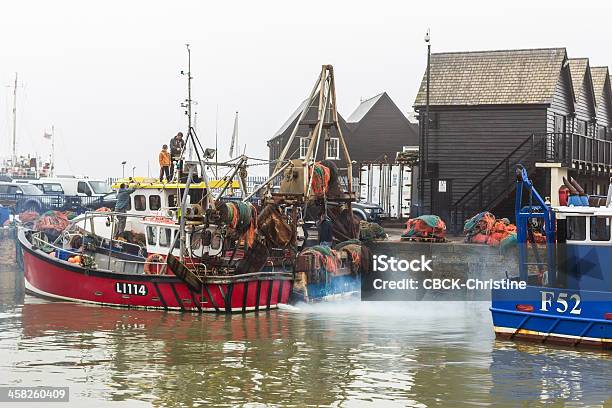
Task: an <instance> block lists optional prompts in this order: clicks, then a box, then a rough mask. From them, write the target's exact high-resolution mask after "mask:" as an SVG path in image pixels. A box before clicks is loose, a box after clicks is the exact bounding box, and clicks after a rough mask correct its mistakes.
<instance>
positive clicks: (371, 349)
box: [0, 292, 612, 407]
mask: <svg viewBox="0 0 612 408" xmlns="http://www.w3.org/2000/svg"><path fill="white" fill-rule="evenodd" d="M3 293H4V292H3ZM3 299H4V300H6V298H3ZM2 303H4V304H5V306H3V307H2V309H1V310H0V356H1V357H2V358H1V359H0V378H2V379H4V380H3V381H2V382H5V383H8V384H24V385H68V386H70V387H71V400H72V401H73V402H78V403H82V402H88V403H93V402H94V401H102V402H107V403H112V402H117V401H124V402H129V405H130V406H132V405H133V403H135V402H137V401H139V402H144V403H145V404H146V405H153V406H167V405H172V406H206V405H212V404H214V405H225V406H235V405H242V404H247V403H259V404H264V405H284V406H299V407H301V406H308V405H310V406H363V405H377V406H385V407H393V406H398V407H399V406H401V407H404V406H415V407H417V406H418V407H425V406H428V407H432V406H440V407H449V406H450V407H458V406H473V405H480V406H493V405H494V406H517V405H519V406H520V405H532V404H536V405H537V404H542V403H545V402H554V401H564V402H568V401H576V405H577V406H580V405H581V404H580V403H578V401H582V403H583V404H582V405H584V406H593V405H603V404H604V403H605V401H608V402H610V390H611V389H612V383H611V379H610V375H609V373H610V372H612V360H611V357H610V355H605V354H598V353H592V352H582V351H580V352H578V351H571V350H563V349H550V348H544V347H539V346H533V345H527V344H514V343H509V342H496V341H495V340H494V339H493V334H492V330H491V326H490V324H491V323H490V317H489V313H488V310H487V307H488V305H487V304H486V303H471V304H470V303H451V302H431V303H425V302H423V303H382V302H379V303H359V302H354V303H343V304H340V305H338V304H336V305H332V304H324V305H314V306H309V305H303V306H301V307H300V308H299V310H297V311H287V310H281V311H273V312H267V313H260V314H259V315H255V314H249V315H210V314H207V315H195V314H180V313H172V312H158V311H139V310H128V309H114V308H107V307H96V306H84V305H78V304H71V303H61V302H47V301H42V300H39V299H36V298H33V297H29V296H27V297H26V298H25V300H24V301H23V302H17V303H14V302H10V301H8V302H7V301H3V302H2ZM7 304H8V305H7ZM96 405H100V404H99V403H97V402H96Z"/></svg>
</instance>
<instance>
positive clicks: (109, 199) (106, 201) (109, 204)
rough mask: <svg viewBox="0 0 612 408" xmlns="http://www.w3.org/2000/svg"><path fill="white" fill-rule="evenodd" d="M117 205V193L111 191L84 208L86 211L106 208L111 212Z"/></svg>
mask: <svg viewBox="0 0 612 408" xmlns="http://www.w3.org/2000/svg"><path fill="white" fill-rule="evenodd" d="M116 204H117V193H116V192H115V191H113V192H112V193H108V194H106V195H104V196H102V197H98V200H95V201H92V202H91V203H89V204H88V205H86V206H85V207H86V208H87V209H88V210H97V209H98V208H102V207H106V208H110V209H111V210H114V209H115V205H116Z"/></svg>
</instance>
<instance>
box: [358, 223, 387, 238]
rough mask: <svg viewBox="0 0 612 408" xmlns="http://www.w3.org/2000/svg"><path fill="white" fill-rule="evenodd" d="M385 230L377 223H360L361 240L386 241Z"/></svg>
mask: <svg viewBox="0 0 612 408" xmlns="http://www.w3.org/2000/svg"><path fill="white" fill-rule="evenodd" d="M386 238H387V234H386V233H385V229H384V228H383V227H381V226H380V225H379V224H377V223H375V222H367V221H361V222H359V239H361V240H362V241H373V240H375V239H386Z"/></svg>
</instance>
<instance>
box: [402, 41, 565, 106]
mask: <svg viewBox="0 0 612 408" xmlns="http://www.w3.org/2000/svg"><path fill="white" fill-rule="evenodd" d="M565 59H566V51H565V48H546V49H531V50H508V51H478V52H449V53H439V54H432V55H431V84H430V102H429V103H430V105H503V104H548V103H550V101H551V99H552V96H553V94H554V91H555V86H556V84H557V81H558V80H559V74H560V72H561V68H562V65H563V62H564V61H565ZM426 74H427V73H425V74H424V75H423V80H422V82H421V86H420V89H419V92H418V95H417V97H416V100H415V102H414V105H415V106H424V105H425V93H426V91H425V90H426V83H427V80H426Z"/></svg>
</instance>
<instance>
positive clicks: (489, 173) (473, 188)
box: [453, 134, 536, 207]
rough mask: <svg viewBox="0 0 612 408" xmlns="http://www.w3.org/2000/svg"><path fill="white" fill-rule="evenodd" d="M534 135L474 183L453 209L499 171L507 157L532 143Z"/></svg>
mask: <svg viewBox="0 0 612 408" xmlns="http://www.w3.org/2000/svg"><path fill="white" fill-rule="evenodd" d="M535 136H536V135H535V134H532V135H530V136H529V137H528V138H526V139H525V140H523V141H522V142H521V143H520V144H519V145H518V146H517V147H516V148H515V149H514V150H512V151H511V152H510V153H508V155H507V156H506V157H505V158H503V159H502V160H501V161H500V162H499V164H498V165H497V166H495V167H493V169H492V170H491V171H489V172H488V173H487V174H486V175H485V176H484V177H482V178H481V179H480V180H479V181H478V182H476V183H474V186H472V188H470V189H469V190H468V191H467V192H466V193H465V194H463V195H462V196H461V197H460V198H459V199H458V200H457V201H455V203H454V204H453V207H458V206H459V203H460V202H461V201H463V200H464V199H465V198H466V197H468V196H469V195H471V193H472V192H474V191H475V190H476V189H477V188H478V186H479V185H480V184H482V183H484V181H485V180H486V179H487V178H488V177H489V176H491V174H493V173H494V172H495V171H496V170H497V169H499V168H500V167H501V166H502V164H503V163H505V162H506V160H508V158H509V157H511V156H512V155H514V154H515V153H516V152H517V151H518V150H519V149H520V148H522V147H523V146H524V145H525V144H527V143H528V142H530V141H531V142H533V140H534V138H535Z"/></svg>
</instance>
